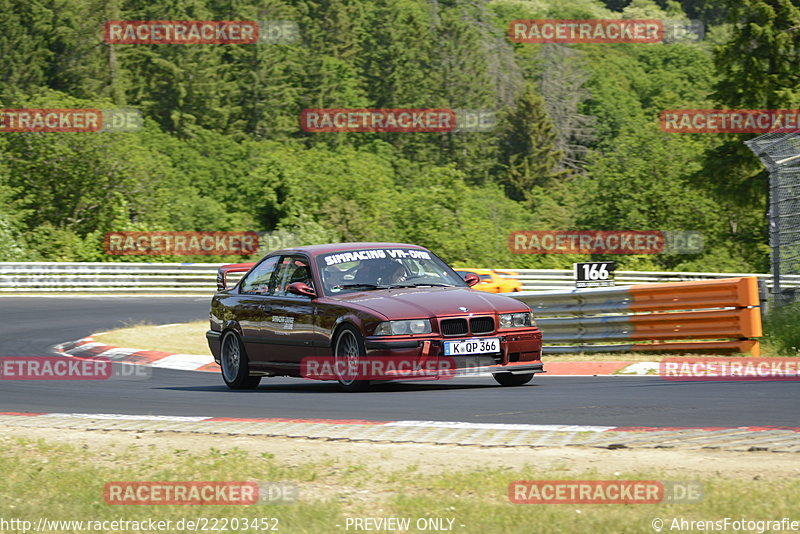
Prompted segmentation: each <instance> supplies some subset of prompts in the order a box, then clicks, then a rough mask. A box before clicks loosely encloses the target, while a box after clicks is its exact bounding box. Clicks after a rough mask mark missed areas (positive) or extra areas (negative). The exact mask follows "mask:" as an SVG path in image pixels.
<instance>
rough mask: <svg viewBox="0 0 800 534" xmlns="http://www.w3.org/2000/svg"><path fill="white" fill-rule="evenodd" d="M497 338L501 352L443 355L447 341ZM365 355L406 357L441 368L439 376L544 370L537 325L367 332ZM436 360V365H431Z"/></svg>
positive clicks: (539, 332) (405, 358)
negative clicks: (456, 333)
mask: <svg viewBox="0 0 800 534" xmlns="http://www.w3.org/2000/svg"><path fill="white" fill-rule="evenodd" d="M493 337H496V338H500V352H499V353H496V354H474V355H465V356H448V355H445V351H444V343H445V342H446V341H464V340H468V339H481V338H493ZM365 346H366V349H367V358H368V359H370V360H373V359H380V358H391V359H395V360H398V359H400V360H407V361H409V362H413V363H415V364H417V365H418V366H420V367H425V366H426V365H427V367H429V368H435V369H438V370H439V371H442V370H444V372H438V373H432V374H437V375H439V377H441V376H447V377H463V376H475V375H484V374H492V373H512V374H533V373H544V372H545V371H544V368H543V365H542V361H541V356H542V333H541V331H540V330H538V329H536V328H531V329H524V330H520V331H514V332H502V333H495V334H492V335H483V336H464V337H442V336H438V335H433V336H423V337H415V338H412V337H409V336H406V337H403V336H392V337H385V336H380V337H379V336H370V337H367V338H366V339H365ZM431 362H436V363H437V365H436V366H433V365H430V364H431Z"/></svg>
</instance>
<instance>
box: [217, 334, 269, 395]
mask: <svg viewBox="0 0 800 534" xmlns="http://www.w3.org/2000/svg"><path fill="white" fill-rule="evenodd" d="M219 359H220V364H221V365H220V367H221V368H222V380H224V381H225V385H226V386H228V387H229V388H230V389H255V388H257V387H258V384H259V383H260V382H261V377H260V376H250V364H249V362H248V361H247V354H246V353H245V351H244V346H243V345H242V342H241V340H240V339H239V336H237V335H236V333H235V332H231V331H228V332H227V333H226V334H225V335H224V336H223V338H222V344H221V349H220V358H219Z"/></svg>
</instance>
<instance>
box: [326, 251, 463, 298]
mask: <svg viewBox="0 0 800 534" xmlns="http://www.w3.org/2000/svg"><path fill="white" fill-rule="evenodd" d="M317 267H318V269H319V272H320V274H321V278H322V286H323V291H324V292H325V294H326V295H341V294H344V293H350V292H353V291H369V290H375V289H388V288H397V287H422V286H434V287H437V286H443V287H451V286H457V287H467V286H466V284H465V283H464V280H462V278H461V277H460V276H458V275H457V274H456V273H455V271H453V270H452V269H451V268H450V267H449V266H448V265H447V264H446V263H444V262H443V261H442V260H440V259H439V258H437V257H436V256H435V255H433V254H432V253H430V252H428V251H427V250H419V249H411V248H370V249H356V250H347V251H341V252H332V253H330V254H321V255H319V256H317Z"/></svg>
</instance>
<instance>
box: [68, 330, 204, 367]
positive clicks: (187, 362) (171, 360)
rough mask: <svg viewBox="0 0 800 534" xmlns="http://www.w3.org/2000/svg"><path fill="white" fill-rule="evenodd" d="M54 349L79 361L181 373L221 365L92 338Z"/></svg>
mask: <svg viewBox="0 0 800 534" xmlns="http://www.w3.org/2000/svg"><path fill="white" fill-rule="evenodd" d="M53 350H54V351H55V352H56V353H57V354H63V355H65V356H73V357H76V358H100V357H102V358H108V359H109V360H112V361H115V362H122V363H129V364H136V365H146V366H148V367H161V368H165V369H177V370H179V371H206V372H219V365H217V364H216V363H214V358H213V357H212V356H206V355H202V354H175V353H172V352H162V351H158V350H142V349H133V348H126V347H116V346H114V345H106V344H105V343H100V342H98V341H95V340H94V338H92V337H85V338H82V339H78V340H77V341H69V342H67V343H61V344H59V345H56V346H55V347H53Z"/></svg>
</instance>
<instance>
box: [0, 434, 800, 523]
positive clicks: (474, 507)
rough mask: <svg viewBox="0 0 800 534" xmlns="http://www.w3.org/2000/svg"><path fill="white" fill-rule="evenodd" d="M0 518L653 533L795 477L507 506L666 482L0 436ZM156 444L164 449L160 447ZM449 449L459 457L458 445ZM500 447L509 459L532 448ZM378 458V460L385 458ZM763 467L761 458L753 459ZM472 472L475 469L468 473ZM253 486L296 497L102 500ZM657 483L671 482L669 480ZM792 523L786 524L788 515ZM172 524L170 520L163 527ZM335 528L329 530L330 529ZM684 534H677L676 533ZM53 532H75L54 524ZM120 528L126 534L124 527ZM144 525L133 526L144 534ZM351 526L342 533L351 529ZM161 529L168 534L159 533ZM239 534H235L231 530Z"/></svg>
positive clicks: (741, 509)
mask: <svg viewBox="0 0 800 534" xmlns="http://www.w3.org/2000/svg"><path fill="white" fill-rule="evenodd" d="M0 441H1V442H2V443H1V444H2V447H0V472H2V473H4V476H3V477H0V517H2V518H4V519H6V520H8V519H10V518H17V519H20V520H27V521H32V522H33V524H34V525H35V524H36V523H37V522H38V520H39V518H40V517H47V518H48V519H49V520H92V521H103V520H129V521H132V520H134V521H141V520H143V519H154V520H171V521H173V522H177V521H178V520H180V519H182V518H193V519H197V518H199V517H205V518H234V517H236V518H249V519H251V520H252V519H256V518H261V517H265V518H278V525H279V528H278V531H279V532H292V533H312V532H313V533H334V532H346V531H347V530H346V529H345V525H346V521H347V518H355V517H360V518H363V517H399V518H410V520H411V525H412V528H409V529H408V530H407V531H408V532H419V531H420V530H419V529H417V528H415V527H414V526H413V525H414V524H415V522H416V521H417V519H419V518H443V519H446V520H447V519H452V520H453V527H452V530H451V531H453V532H460V533H464V534H469V533H481V534H484V533H487V532H504V533H516V532H520V533H523V532H524V533H529V532H595V533H611V532H626V533H639V532H642V533H644V532H653V529H652V526H651V524H652V521H653V519H655V518H661V519H663V520H664V521H665V522H669V521H671V519H672V518H674V517H678V518H681V517H682V518H685V519H687V520H692V519H693V520H718V519H721V518H725V517H731V518H734V519H738V518H742V517H745V518H753V519H780V518H782V517H790V518H791V517H792V514H793V513H795V515H796V510H797V508H796V496H797V495H798V494H799V493H800V481H798V480H797V479H796V478H779V479H768V478H762V477H755V478H756V479H749V478H746V479H742V478H726V477H724V476H723V475H720V474H717V475H715V476H713V477H711V476H704V477H697V476H696V475H694V476H692V477H691V478H692V480H697V481H699V482H701V483H702V485H703V498H702V500H701V501H700V502H697V503H693V504H675V503H670V504H663V503H662V504H638V505H636V504H621V505H611V504H606V505H586V504H580V505H576V504H570V505H567V504H559V505H555V504H552V505H518V504H512V503H510V502H509V499H508V485H509V483H511V482H512V481H515V480H562V479H572V480H581V479H609V478H613V479H616V480H667V479H666V478H665V475H664V472H663V471H659V470H654V469H652V468H649V469H638V470H634V469H632V470H630V471H626V472H615V473H614V476H613V477H609V476H607V475H599V474H598V472H597V471H595V470H589V471H582V472H575V471H574V470H571V471H570V472H569V473H568V474H567V473H565V471H566V470H567V468H566V467H564V469H559V468H558V467H557V466H550V467H548V468H547V469H540V468H536V467H533V466H531V465H525V466H524V467H521V468H509V467H506V468H491V467H486V466H484V465H483V464H484V462H482V461H481V457H482V456H485V455H484V454H482V452H483V451H482V450H481V449H480V448H475V449H474V452H472V453H471V457H472V459H473V461H472V462H465V463H464V468H463V469H460V470H446V471H443V472H438V473H431V472H429V471H427V470H426V469H424V468H419V467H418V466H417V465H414V464H412V465H408V466H406V467H405V468H403V469H386V470H383V469H378V468H376V467H375V466H374V465H372V466H368V464H366V463H362V462H360V461H359V458H358V457H357V455H354V456H353V458H352V460H351V461H342V459H341V458H339V459H338V460H335V459H330V458H328V459H326V458H324V457H323V458H320V457H317V458H315V459H309V460H308V461H305V462H298V461H297V459H296V458H290V457H288V456H287V457H283V455H282V454H281V453H272V452H270V441H269V440H264V441H263V445H261V447H263V450H262V451H260V452H258V451H252V450H250V451H246V450H241V449H238V448H235V447H231V448H228V449H225V450H221V449H219V448H214V447H208V448H205V449H204V450H193V451H189V450H187V449H182V448H172V447H168V448H163V449H162V450H156V449H155V448H153V447H154V446H153V445H151V446H149V447H145V446H137V445H134V444H125V443H124V442H123V443H112V444H109V445H107V446H106V447H104V448H100V447H87V446H86V445H84V446H83V447H78V446H75V445H72V444H66V443H57V442H54V441H50V440H44V439H35V440H34V439H28V438H20V437H16V436H15V437H3V438H0ZM164 445H166V444H164ZM460 450H463V448H462V449H460ZM526 451H527V452H524V451H517V450H509V454H518V453H522V454H528V455H530V456H531V457H532V459H535V457H536V453H535V451H533V452H531V450H529V449H526ZM392 459H393V458H392V455H391V453H387V457H386V462H387V464H388V463H391V462H392ZM762 461H763V460H762ZM475 465H481V466H482V467H481V468H475V467H474V466H475ZM131 480H137V481H190V480H191V481H245V480H249V481H257V482H278V481H281V482H291V483H294V484H296V485H297V486H298V487H299V495H300V498H299V499H298V501H296V502H294V503H291V504H280V505H275V504H272V505H268V504H256V505H252V506H178V505H172V506H119V505H117V506H114V505H109V504H107V503H106V502H105V501H104V498H103V487H104V485H105V483H106V482H111V481H131ZM668 480H676V477H675V475H674V473H673V474H672V475H671V476H670V478H669V479H668ZM795 518H796V517H795ZM173 524H174V523H173ZM337 525H338V526H337ZM680 530H681V531H685V529H680ZM58 531H59V532H85V530H80V529H76V528H72V529H70V528H60V529H58ZM129 531H130V530H129ZM146 531H147V530H139V531H136V530H133V532H146ZM351 531H352V528H351ZM170 532H177V530H174V529H171V530H170ZM240 532H241V530H240Z"/></svg>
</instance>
